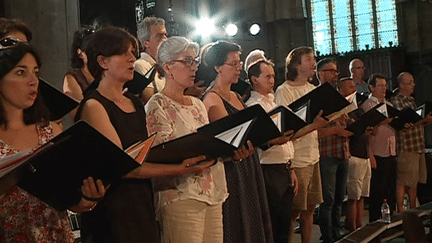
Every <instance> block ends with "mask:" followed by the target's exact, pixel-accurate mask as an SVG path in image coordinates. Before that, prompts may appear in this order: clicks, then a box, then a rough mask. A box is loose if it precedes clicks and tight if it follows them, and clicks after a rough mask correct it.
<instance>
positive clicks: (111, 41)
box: [84, 26, 138, 96]
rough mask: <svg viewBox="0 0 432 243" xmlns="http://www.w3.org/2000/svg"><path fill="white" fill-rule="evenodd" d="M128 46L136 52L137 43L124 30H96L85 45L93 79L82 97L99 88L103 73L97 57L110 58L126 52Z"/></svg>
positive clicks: (110, 28)
mask: <svg viewBox="0 0 432 243" xmlns="http://www.w3.org/2000/svg"><path fill="white" fill-rule="evenodd" d="M129 44H132V46H133V48H134V49H135V51H138V41H137V39H136V38H135V37H134V36H133V35H131V34H130V33H129V32H127V31H126V30H124V29H122V28H119V27H115V26H109V27H104V28H102V29H100V30H98V31H97V32H96V33H95V34H94V35H93V37H92V38H91V39H90V40H89V42H88V43H87V48H86V54H87V58H88V63H87V66H88V69H89V71H90V73H91V75H92V76H93V77H94V78H95V80H94V81H93V83H91V84H90V86H89V87H88V88H87V89H86V90H85V92H84V96H86V95H88V94H89V93H90V92H91V91H93V90H94V89H96V88H97V87H98V86H99V82H100V80H101V79H102V74H103V72H104V71H105V70H104V69H103V68H102V67H101V66H100V65H99V63H98V61H97V58H98V56H104V57H110V56H114V55H120V54H124V53H126V52H127V50H128V48H129Z"/></svg>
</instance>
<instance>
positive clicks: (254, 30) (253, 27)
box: [249, 23, 261, 35]
mask: <svg viewBox="0 0 432 243" xmlns="http://www.w3.org/2000/svg"><path fill="white" fill-rule="evenodd" d="M260 31H261V26H260V25H259V24H257V23H254V24H252V25H251V27H250V28H249V33H250V34H251V35H258V34H259V32H260Z"/></svg>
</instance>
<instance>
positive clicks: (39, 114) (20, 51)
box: [0, 43, 50, 126]
mask: <svg viewBox="0 0 432 243" xmlns="http://www.w3.org/2000/svg"><path fill="white" fill-rule="evenodd" d="M26 54H31V55H32V56H33V57H34V58H35V60H36V63H37V65H38V66H39V67H40V66H41V61H40V58H39V55H38V54H37V53H36V51H35V50H34V49H33V48H32V47H30V46H29V45H27V44H24V43H21V44H18V45H17V46H15V47H12V48H8V49H4V50H0V82H2V81H3V77H4V76H6V74H8V73H9V72H10V71H12V69H14V68H15V67H16V65H17V64H18V63H19V62H20V61H21V60H22V59H23V58H24V56H25V55H26ZM49 120H50V119H49V111H48V109H47V108H46V106H45V105H44V103H43V101H42V97H41V96H40V95H38V96H37V97H36V100H35V102H34V103H33V105H32V106H31V107H29V108H27V109H24V123H25V124H27V125H28V124H35V123H37V122H42V121H47V122H48V121H49ZM3 124H4V125H6V126H7V119H6V114H5V110H4V107H3V103H2V101H1V100H0V125H3Z"/></svg>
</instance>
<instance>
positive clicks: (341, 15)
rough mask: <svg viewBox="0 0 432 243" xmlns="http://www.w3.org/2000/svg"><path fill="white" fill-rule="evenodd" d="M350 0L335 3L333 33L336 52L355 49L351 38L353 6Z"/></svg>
mask: <svg viewBox="0 0 432 243" xmlns="http://www.w3.org/2000/svg"><path fill="white" fill-rule="evenodd" d="M349 2H350V0H342V1H338V4H333V33H334V42H335V49H336V50H335V51H336V52H339V53H340V52H347V51H351V50H352V49H353V42H352V38H351V33H352V29H351V19H350V16H351V6H350V4H349Z"/></svg>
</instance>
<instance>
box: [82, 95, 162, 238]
mask: <svg viewBox="0 0 432 243" xmlns="http://www.w3.org/2000/svg"><path fill="white" fill-rule="evenodd" d="M126 96H127V97H128V98H129V99H130V100H131V101H132V102H133V104H134V106H135V110H136V111H135V112H131V113H127V112H124V111H123V110H121V109H120V108H119V107H118V106H117V105H116V104H115V103H114V102H112V101H110V100H108V99H107V98H105V97H103V96H102V95H101V94H100V93H99V92H98V91H97V90H94V91H91V92H90V93H89V95H88V96H87V97H86V98H85V99H84V101H83V102H82V103H81V106H80V108H79V109H78V112H77V116H76V118H78V119H79V117H80V116H81V112H82V104H84V103H85V101H87V100H89V99H96V100H97V101H99V102H100V103H101V104H102V105H103V107H104V108H105V110H106V111H107V113H108V116H109V118H110V122H111V124H112V125H113V126H114V129H115V130H116V132H117V134H118V136H119V137H120V140H121V143H122V147H123V149H126V148H128V147H129V146H130V145H132V144H134V143H136V142H138V141H140V140H142V139H146V138H147V128H146V117H145V111H144V106H143V104H142V103H141V101H140V100H139V99H138V98H137V97H135V96H133V95H131V94H126ZM81 228H82V230H81V233H82V238H83V242H90V241H88V239H90V238H91V242H122V243H123V242H126V243H127V242H149V243H150V242H151V243H153V242H156V243H157V242H159V241H160V239H159V238H160V237H159V231H158V226H157V222H156V217H155V211H154V205H153V195H152V185H151V181H150V179H122V180H120V182H118V183H113V184H112V185H111V186H110V188H109V189H108V191H107V192H106V194H105V197H104V199H103V200H102V201H100V202H99V203H98V204H97V206H96V207H95V208H94V209H93V211H91V212H88V213H84V214H83V216H82V227H81Z"/></svg>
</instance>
